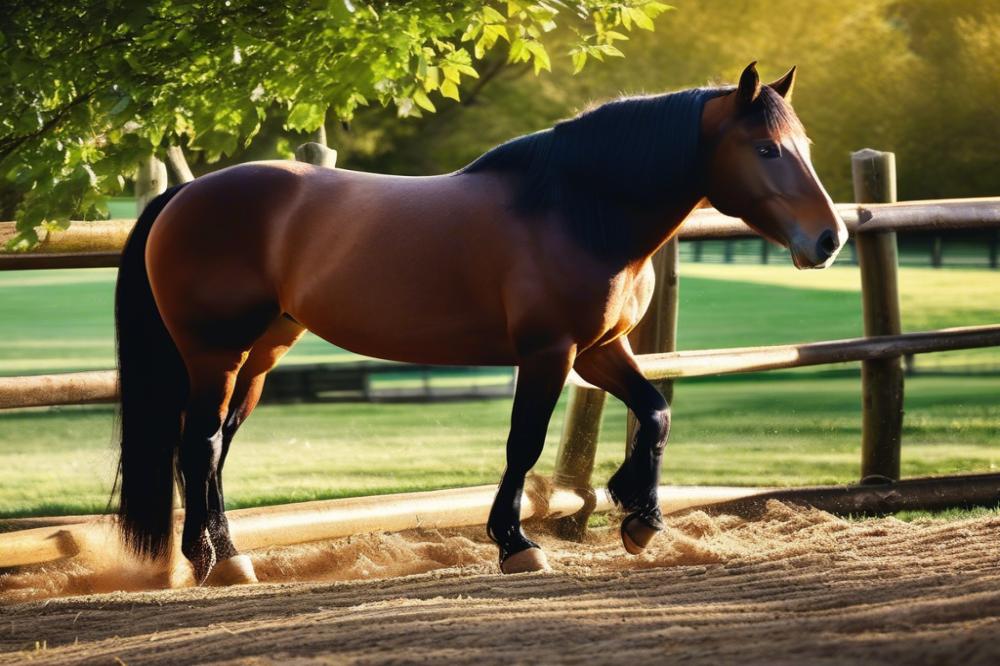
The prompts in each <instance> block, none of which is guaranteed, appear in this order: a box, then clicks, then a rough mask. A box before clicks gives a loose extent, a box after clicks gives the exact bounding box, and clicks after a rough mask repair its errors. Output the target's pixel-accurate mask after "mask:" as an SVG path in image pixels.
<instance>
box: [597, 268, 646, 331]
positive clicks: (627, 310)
mask: <svg viewBox="0 0 1000 666" xmlns="http://www.w3.org/2000/svg"><path fill="white" fill-rule="evenodd" d="M655 286H656V275H655V273H654V272H653V267H652V265H651V264H650V263H649V262H646V263H645V264H644V265H643V266H642V267H640V268H639V269H638V270H636V271H625V272H623V273H620V274H619V275H616V276H615V277H614V279H613V280H612V281H611V283H610V285H609V287H610V288H609V289H608V291H607V296H606V300H605V305H604V316H603V318H602V322H601V326H600V328H601V330H600V331H599V332H598V335H597V340H596V343H597V344H603V343H605V342H610V341H611V340H613V339H615V338H617V337H620V336H622V335H625V334H626V333H628V332H629V331H631V330H632V329H633V328H635V326H636V324H638V323H639V320H640V319H642V316H643V315H644V314H645V313H646V310H647V309H648V308H649V303H650V301H651V300H652V298H653V290H654V288H655Z"/></svg>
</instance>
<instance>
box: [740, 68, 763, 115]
mask: <svg viewBox="0 0 1000 666" xmlns="http://www.w3.org/2000/svg"><path fill="white" fill-rule="evenodd" d="M759 95H760V76H759V75H758V74H757V61H756V60H754V61H753V62H752V63H750V64H749V65H747V68H746V69H744V70H743V73H742V74H740V85H739V86H738V87H737V88H736V100H737V102H738V103H739V106H740V108H743V109H746V108H748V107H749V106H750V105H751V104H753V102H754V100H756V99H757V97H758V96H759Z"/></svg>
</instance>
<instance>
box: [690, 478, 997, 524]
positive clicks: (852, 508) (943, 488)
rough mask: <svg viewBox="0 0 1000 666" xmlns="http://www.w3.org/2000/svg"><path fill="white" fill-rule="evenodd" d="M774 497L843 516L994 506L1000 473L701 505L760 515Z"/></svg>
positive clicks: (831, 488) (828, 488)
mask: <svg viewBox="0 0 1000 666" xmlns="http://www.w3.org/2000/svg"><path fill="white" fill-rule="evenodd" d="M771 501H777V502H784V503H787V504H799V505H805V506H811V507H813V508H816V509H820V510H821V511H826V512H828V513H833V514H837V515H840V516H885V515H889V514H893V513H897V512H899V511H941V510H944V509H974V508H978V507H987V508H994V507H996V506H997V505H998V504H1000V474H962V475H959V476H942V477H934V476H930V477H920V478H913V479H903V480H900V481H893V482H891V483H871V484H865V483H862V484H858V485H850V486H821V487H814V488H787V489H784V490H774V491H769V492H764V493H760V494H756V495H752V496H748V497H741V498H738V499H735V500H728V501H724V502H718V503H716V504H712V505H711V506H707V507H700V508H701V509H702V510H704V511H705V512H706V513H709V514H712V515H721V514H725V515H737V516H744V517H750V518H752V517H756V516H759V515H761V514H763V513H765V512H766V511H767V503H768V502H771Z"/></svg>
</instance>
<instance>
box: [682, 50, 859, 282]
mask: <svg viewBox="0 0 1000 666" xmlns="http://www.w3.org/2000/svg"><path fill="white" fill-rule="evenodd" d="M794 82H795V68H794V67H793V68H792V69H791V70H790V71H789V72H788V73H787V74H785V75H784V76H783V77H781V78H780V79H778V80H777V81H775V82H774V83H771V84H768V85H763V86H762V85H761V83H760V78H759V77H758V76H757V69H756V63H750V65H749V66H747V68H746V69H745V70H744V71H743V75H742V76H740V83H739V86H737V87H736V89H735V90H733V91H732V92H730V93H728V94H725V95H721V96H719V97H716V98H714V99H712V100H709V101H708V102H707V103H706V104H705V110H704V113H703V114H702V122H701V130H702V136H703V140H704V141H705V145H706V146H707V149H706V153H705V155H704V160H705V161H704V165H705V168H706V171H705V176H704V177H705V185H706V194H707V197H708V200H709V202H710V203H711V204H712V205H713V206H715V207H716V208H717V209H718V210H720V211H722V212H723V213H725V214H727V215H732V216H734V217H739V218H742V219H743V220H744V221H746V223H747V224H749V225H750V226H751V227H753V228H754V229H756V230H757V231H758V232H760V233H761V234H763V235H764V236H766V237H768V238H770V239H772V240H774V241H775V242H778V243H780V244H781V245H783V246H785V247H787V248H788V249H789V250H790V251H791V254H792V261H793V262H794V263H795V265H796V267H798V268H825V267H827V266H829V265H830V264H831V263H833V260H834V258H835V257H836V256H837V253H838V252H839V251H840V248H841V247H842V246H843V245H844V243H845V242H846V241H847V228H846V227H845V226H844V223H843V221H842V220H841V219H840V216H839V215H838V214H837V211H836V210H835V209H834V207H833V202H832V201H831V200H830V196H829V195H828V194H827V193H826V190H824V189H823V185H822V184H820V182H819V178H818V177H817V176H816V172H815V170H813V166H812V163H811V162H810V160H809V139H808V138H807V137H806V133H805V130H804V129H803V128H802V124H801V123H800V122H799V119H798V117H797V116H796V115H795V112H794V111H793V110H792V107H791V104H790V103H789V100H790V99H791V95H792V85H793V84H794Z"/></svg>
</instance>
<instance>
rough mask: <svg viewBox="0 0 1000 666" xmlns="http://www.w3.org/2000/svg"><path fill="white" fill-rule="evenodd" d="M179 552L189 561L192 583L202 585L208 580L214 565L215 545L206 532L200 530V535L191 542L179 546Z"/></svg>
mask: <svg viewBox="0 0 1000 666" xmlns="http://www.w3.org/2000/svg"><path fill="white" fill-rule="evenodd" d="M181 552H182V553H183V554H184V557H186V558H187V559H188V562H190V563H191V568H192V569H193V573H194V584H195V585H204V584H205V581H206V580H208V575H209V574H210V573H211V572H212V569H213V568H214V567H215V547H214V546H213V545H212V540H211V539H210V538H209V536H208V532H207V531H205V532H202V533H201V536H200V537H199V538H198V539H197V540H195V541H194V542H193V543H190V544H186V545H183V546H181Z"/></svg>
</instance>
